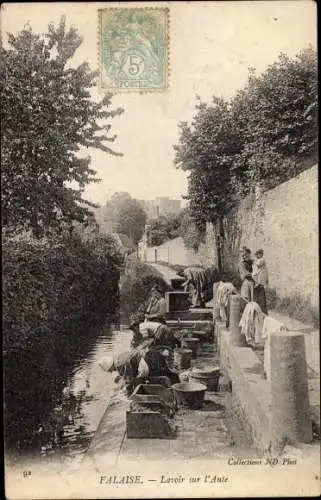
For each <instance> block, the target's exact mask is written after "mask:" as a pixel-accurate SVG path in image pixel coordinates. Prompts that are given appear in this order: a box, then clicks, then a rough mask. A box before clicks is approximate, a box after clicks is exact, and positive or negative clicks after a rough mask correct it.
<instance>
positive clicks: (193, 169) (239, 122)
mask: <svg viewBox="0 0 321 500" xmlns="http://www.w3.org/2000/svg"><path fill="white" fill-rule="evenodd" d="M195 111H196V112H195V115H194V117H193V119H192V121H191V123H187V122H181V123H180V124H179V128H180V137H179V141H178V144H177V145H175V146H174V150H175V164H176V166H177V168H181V169H183V170H186V171H188V172H189V177H188V197H187V198H188V199H189V210H190V214H191V216H192V218H193V220H194V222H195V224H196V226H198V227H199V229H200V228H201V226H204V223H205V222H206V221H209V222H213V223H215V224H216V227H217V231H216V235H217V246H218V247H220V245H221V241H222V239H224V229H223V219H224V217H226V216H228V215H229V214H230V213H231V210H233V209H234V208H235V207H236V206H237V204H238V202H239V201H240V199H241V198H242V197H244V196H245V194H247V193H248V192H251V191H253V190H254V189H255V188H256V187H260V188H263V189H266V188H271V187H274V186H276V185H277V184H279V183H281V182H284V181H286V180H288V179H289V178H291V177H293V176H295V175H297V174H298V173H300V172H301V171H302V170H304V169H305V168H307V167H308V166H311V163H312V162H315V161H316V159H317V137H318V136H317V56H316V52H315V51H314V50H313V49H312V48H309V49H306V50H304V51H302V52H300V53H299V54H298V55H297V56H296V57H295V58H293V59H290V58H289V57H288V56H286V55H284V54H281V55H280V56H279V59H278V61H277V62H276V63H274V64H272V65H271V66H269V67H268V68H267V70H266V71H265V72H264V73H262V74H261V75H259V76H257V75H256V74H255V70H253V69H250V72H249V77H248V81H247V84H246V86H245V87H244V88H243V89H242V90H240V91H238V92H237V93H236V95H235V97H234V98H232V99H230V100H224V99H222V98H217V97H215V96H214V97H213V100H212V103H211V104H206V103H204V102H202V101H201V100H200V98H197V103H196V108H195ZM218 250H219V248H218ZM218 254H219V251H218Z"/></svg>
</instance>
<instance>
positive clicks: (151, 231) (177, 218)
mask: <svg viewBox="0 0 321 500" xmlns="http://www.w3.org/2000/svg"><path fill="white" fill-rule="evenodd" d="M182 217H183V212H181V213H179V214H168V215H161V216H160V217H157V218H155V219H151V220H150V221H149V222H148V229H147V238H148V243H149V245H150V246H159V245H162V243H164V242H165V241H168V240H172V239H173V238H176V237H177V236H180V228H181V222H182Z"/></svg>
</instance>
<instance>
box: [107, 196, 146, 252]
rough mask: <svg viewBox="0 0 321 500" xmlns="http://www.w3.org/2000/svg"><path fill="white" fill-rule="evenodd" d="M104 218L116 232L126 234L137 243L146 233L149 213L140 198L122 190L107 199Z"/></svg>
mask: <svg viewBox="0 0 321 500" xmlns="http://www.w3.org/2000/svg"><path fill="white" fill-rule="evenodd" d="M103 219H104V222H107V223H110V224H111V226H112V227H113V229H114V231H115V232H117V233H122V234H125V235H126V236H128V237H129V238H130V239H131V241H132V242H133V243H134V245H137V243H138V242H139V240H140V239H141V237H142V235H143V233H144V229H145V224H146V220H147V215H146V213H145V211H144V209H143V208H142V205H141V203H140V202H139V201H138V200H136V199H135V198H132V197H131V196H130V194H129V193H123V192H121V193H115V194H114V195H113V196H112V197H111V199H110V200H109V201H107V203H106V206H105V207H104V216H103Z"/></svg>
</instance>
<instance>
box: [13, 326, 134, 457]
mask: <svg viewBox="0 0 321 500" xmlns="http://www.w3.org/2000/svg"><path fill="white" fill-rule="evenodd" d="M130 339H131V332H129V331H128V330H126V329H123V328H122V329H121V330H116V329H113V328H110V327H104V328H102V331H101V334H100V335H99V336H98V337H97V338H96V339H95V340H92V339H88V341H87V342H86V341H85V339H82V340H81V346H80V347H79V348H78V352H77V350H76V351H74V352H73V353H69V354H70V356H69V359H68V363H67V366H66V365H65V364H60V363H59V359H55V360H54V363H53V364H52V366H55V369H54V370H53V373H52V381H51V390H52V394H51V395H50V396H51V401H52V405H51V411H50V410H49V411H48V408H46V410H47V411H44V408H42V407H41V404H40V405H39V407H38V411H37V408H33V409H32V412H31V415H30V420H31V421H32V424H33V426H32V425H30V429H32V427H33V430H30V434H29V435H28V436H24V435H22V436H20V439H19V440H16V442H12V438H11V440H10V446H7V448H8V450H7V451H6V456H7V460H8V461H9V463H12V464H14V463H16V462H20V460H24V461H25V460H26V459H28V458H30V459H36V460H39V459H44V460H48V459H49V458H50V459H54V458H59V459H61V458H74V457H75V456H77V455H82V454H83V453H84V452H85V451H86V449H87V447H88V445H89V443H90V441H91V439H92V437H93V435H94V433H95V431H96V429H97V427H98V424H99V421H100V419H101V418H102V416H103V413H104V411H105V409H106V406H107V402H108V399H109V398H110V396H111V394H112V391H113V389H114V387H115V382H114V378H115V374H110V373H106V372H105V371H103V369H102V368H101V367H100V366H99V361H100V360H101V358H102V357H104V356H110V355H112V353H115V352H120V351H121V350H125V349H127V348H128V347H129V343H130ZM71 358H72V359H71ZM48 390H50V385H49V387H48ZM34 421H37V426H36V427H35V426H34ZM27 427H28V426H27ZM13 441H14V440H13Z"/></svg>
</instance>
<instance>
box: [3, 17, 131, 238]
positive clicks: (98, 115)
mask: <svg viewBox="0 0 321 500" xmlns="http://www.w3.org/2000/svg"><path fill="white" fill-rule="evenodd" d="M81 42H82V39H81V37H80V36H79V35H78V33H77V30H76V29H75V28H73V27H71V28H69V29H67V27H66V22H65V19H64V18H62V19H61V21H60V23H59V25H58V26H55V25H53V24H50V25H49V27H48V32H47V33H46V34H45V35H38V34H35V33H33V31H32V30H31V28H30V27H25V28H24V29H23V30H22V31H21V32H20V33H18V35H16V36H14V35H13V34H9V38H8V48H1V94H2V107H1V154H2V214H3V222H4V224H5V225H9V224H11V225H25V226H27V227H29V228H31V229H32V231H33V232H34V234H37V235H40V234H41V233H43V232H44V230H45V228H48V227H51V228H55V227H59V226H60V224H61V223H62V222H67V223H69V222H70V221H73V220H78V221H82V220H83V219H84V217H85V216H86V215H87V214H88V212H89V207H90V206H93V205H92V204H90V203H89V202H86V201H85V200H83V199H82V194H83V191H84V188H85V186H86V185H87V184H89V183H91V182H97V181H98V179H97V178H96V172H95V170H94V169H93V168H92V167H91V166H90V157H89V156H84V154H83V152H84V151H86V150H87V149H89V148H99V149H101V150H102V151H104V152H106V153H108V154H113V155H115V154H119V153H116V152H114V151H113V150H112V149H111V148H110V147H109V143H111V142H113V141H114V140H115V136H111V135H109V133H110V128H111V120H112V118H113V117H114V116H115V115H118V114H120V113H121V112H122V110H121V109H116V110H114V111H113V110H111V109H110V106H111V95H110V94H106V95H105V96H104V97H103V99H102V100H101V101H99V102H95V101H94V100H93V99H92V96H91V91H92V88H93V87H94V86H95V84H96V77H97V73H96V72H93V71H91V70H90V68H89V66H88V64H87V63H86V62H84V63H82V64H80V66H78V67H75V68H74V67H72V64H71V63H72V58H73V56H74V54H75V52H76V50H77V49H78V47H79V46H80V44H81Z"/></svg>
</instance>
